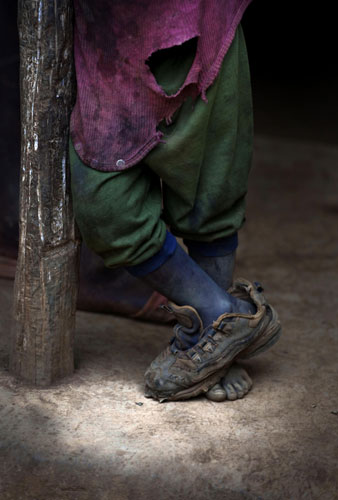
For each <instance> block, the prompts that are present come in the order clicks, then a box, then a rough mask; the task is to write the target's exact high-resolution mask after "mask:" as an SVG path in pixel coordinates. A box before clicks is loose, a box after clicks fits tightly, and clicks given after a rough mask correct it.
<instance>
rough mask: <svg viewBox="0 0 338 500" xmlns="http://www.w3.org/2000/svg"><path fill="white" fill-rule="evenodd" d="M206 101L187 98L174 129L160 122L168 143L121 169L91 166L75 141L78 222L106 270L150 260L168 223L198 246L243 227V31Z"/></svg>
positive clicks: (248, 109) (249, 128)
mask: <svg viewBox="0 0 338 500" xmlns="http://www.w3.org/2000/svg"><path fill="white" fill-rule="evenodd" d="M191 60H192V58H191V55H190V56H189V55H188V56H187V58H186V59H185V60H184V61H183V62H182V64H181V66H180V67H181V68H182V71H183V72H185V73H186V71H187V67H186V66H187V64H191ZM169 66H170V65H169ZM167 67H168V61H167V60H166V61H164V62H163V64H162V65H161V63H159V64H158V67H157V68H155V69H153V68H152V70H153V73H154V74H155V76H156V79H157V81H158V82H159V84H161V85H162V87H163V88H164V89H165V90H166V88H167V89H168V93H169V90H170V73H169V76H168V72H167V71H166V68H167ZM178 73H179V72H178V71H175V79H176V81H178V80H179V79H178V80H177V75H178ZM183 80H184V78H183ZM166 86H167V87H166ZM207 99H208V102H207V103H206V102H204V101H203V100H202V99H201V98H198V99H197V100H196V101H195V102H194V103H192V101H191V100H190V99H188V100H187V101H185V103H184V104H183V105H182V106H181V107H180V109H179V110H178V111H177V112H176V113H175V115H174V120H173V122H172V124H170V125H167V126H166V125H164V124H160V127H159V128H160V129H161V130H162V131H163V132H164V137H163V139H164V140H165V141H166V142H165V143H160V144H159V145H157V146H156V147H155V148H154V149H153V150H152V151H151V152H150V153H149V154H148V155H147V156H146V157H145V158H144V159H143V160H142V162H140V163H139V164H138V165H135V166H134V167H131V168H130V169H128V170H125V171H122V172H101V171H97V170H94V169H93V168H91V167H88V166H87V165H85V164H83V162H82V161H81V159H80V158H79V156H78V155H77V153H76V152H75V150H74V148H73V146H72V144H70V163H71V179H72V193H73V204H74V211H75V217H76V220H77V223H78V225H79V228H80V231H81V234H82V237H83V239H84V241H85V242H86V244H87V245H88V247H89V248H91V249H92V250H93V251H94V252H96V253H97V254H99V255H101V256H102V257H103V259H104V262H105V265H106V266H107V267H111V268H113V267H120V266H133V265H136V264H140V263H142V262H144V261H145V260H147V259H148V258H150V257H152V256H153V255H154V254H155V253H157V252H158V251H159V250H160V248H161V246H162V245H163V242H164V239H165V234H166V225H168V226H169V228H170V230H171V232H172V233H173V234H174V235H175V236H179V237H183V238H187V239H190V240H197V241H214V240H215V239H217V238H222V237H225V236H229V235H231V234H233V233H234V232H236V231H237V230H238V229H239V228H240V227H241V226H242V224H243V222H244V218H245V195H246V192H247V180H248V173H249V170H250V166H251V155H252V137H253V125H252V102H251V88H250V75H249V67H248V61H247V53H246V47H245V41H244V36H243V33H242V31H241V28H240V27H239V28H238V30H237V33H236V36H235V38H234V40H233V43H232V45H231V47H230V49H229V51H228V52H227V54H226V56H225V58H224V61H223V64H222V67H221V70H220V72H219V74H218V76H217V78H216V80H215V82H214V83H213V85H212V86H211V87H210V88H209V89H208V90H207Z"/></svg>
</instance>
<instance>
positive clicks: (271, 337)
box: [145, 279, 281, 402]
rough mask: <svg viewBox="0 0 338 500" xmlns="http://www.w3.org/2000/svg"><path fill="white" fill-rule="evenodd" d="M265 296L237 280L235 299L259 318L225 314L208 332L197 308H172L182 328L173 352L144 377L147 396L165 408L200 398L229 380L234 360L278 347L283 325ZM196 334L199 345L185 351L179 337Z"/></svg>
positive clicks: (166, 352) (178, 328) (259, 289)
mask: <svg viewBox="0 0 338 500" xmlns="http://www.w3.org/2000/svg"><path fill="white" fill-rule="evenodd" d="M262 292H263V289H262V287H261V285H260V284H259V283H250V282H249V281H247V280H245V279H238V280H236V281H235V283H234V286H233V288H232V289H231V293H233V294H234V295H236V296H238V297H240V298H242V299H245V300H249V301H250V302H252V303H253V304H254V305H255V306H256V308H257V310H256V313H255V314H242V313H225V314H222V315H221V316H220V317H219V318H218V319H217V320H216V321H214V322H213V324H212V325H210V326H209V327H207V328H206V329H205V330H203V326H202V321H201V319H200V317H199V315H198V313H197V311H196V310H195V309H194V308H193V307H190V306H176V305H174V304H169V307H170V308H171V311H172V312H173V314H174V315H175V316H176V319H177V320H178V322H179V323H178V324H177V325H176V326H175V329H174V331H175V336H174V337H173V339H172V340H171V342H170V344H169V346H168V347H167V348H166V349H165V350H164V351H163V352H162V353H160V354H159V356H157V358H155V360H154V361H153V362H152V363H151V365H150V367H149V368H148V370H147V371H146V373H145V382H146V396H148V397H153V398H155V399H158V400H159V401H161V402H162V401H165V400H171V401H175V400H180V399H190V398H192V397H194V396H198V395H199V394H201V393H204V392H207V391H208V390H209V389H210V387H212V386H213V385H215V384H216V383H217V382H218V381H219V380H220V379H221V378H222V377H223V376H224V375H225V373H226V372H227V370H228V368H229V366H230V365H231V363H232V361H233V360H234V359H235V358H242V359H243V358H247V357H252V356H255V355H257V354H259V353H260V352H262V351H263V350H266V349H267V348H269V347H270V346H271V345H272V344H273V343H274V342H276V341H277V339H278V337H279V335H280V332H281V325H280V322H279V320H278V316H277V313H276V311H275V310H274V308H273V307H272V306H271V305H269V304H268V303H267V301H266V299H265V296H264V295H263V293H262ZM197 328H199V330H200V339H199V341H198V342H197V344H196V345H194V346H193V347H192V348H190V349H187V350H181V348H180V338H181V336H182V335H184V334H185V333H189V332H193V331H196V329H197Z"/></svg>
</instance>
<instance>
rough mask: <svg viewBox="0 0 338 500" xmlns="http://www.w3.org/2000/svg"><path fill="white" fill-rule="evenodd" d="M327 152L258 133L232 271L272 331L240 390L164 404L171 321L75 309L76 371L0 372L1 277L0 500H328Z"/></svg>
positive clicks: (337, 269) (334, 493)
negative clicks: (255, 285) (35, 375)
mask: <svg viewBox="0 0 338 500" xmlns="http://www.w3.org/2000/svg"><path fill="white" fill-rule="evenodd" d="M337 162H338V149H337V148H334V147H333V146H324V145H321V144H310V143H305V142H304V143H301V142H291V141H288V140H284V139H283V140H281V139H277V138H276V139H268V138H266V137H263V136H260V137H258V138H257V140H256V152H255V166H254V169H253V171H252V174H251V180H250V190H249V196H248V211H247V214H248V215H247V223H246V225H245V227H244V228H243V230H242V231H241V234H240V247H239V252H238V264H237V271H236V275H239V276H244V277H247V278H249V279H256V280H259V281H261V282H262V283H263V285H264V286H265V290H266V293H267V296H268V297H269V298H270V300H271V303H272V304H274V305H275V306H276V308H277V309H278V311H279V313H280V316H281V319H282V323H283V335H282V337H281V340H280V341H279V343H278V344H276V346H274V347H273V349H272V350H271V351H269V352H267V353H265V354H263V355H262V356H260V357H258V358H256V359H252V360H251V361H250V362H246V363H245V366H246V367H247V368H248V370H249V372H250V374H251V375H252V377H253V379H254V388H253V390H252V391H251V392H250V394H249V395H248V396H246V397H245V398H244V399H242V400H239V401H235V402H225V403H212V402H210V401H208V400H207V399H205V398H198V399H195V400H191V401H188V402H179V403H170V402H169V403H163V404H159V403H157V402H155V401H153V400H149V399H145V398H144V396H143V373H144V371H145V369H146V367H147V366H148V364H149V363H150V361H151V360H152V359H153V358H154V357H155V355H156V354H157V353H158V352H159V351H160V350H161V349H162V348H163V347H164V346H165V344H166V342H167V340H168V339H169V338H170V336H171V330H170V328H168V327H166V326H158V325H154V324H147V323H140V322H136V321H132V320H128V319H123V318H121V317H114V316H109V315H98V314H90V313H83V312H81V313H78V318H77V319H78V321H77V335H76V371H75V374H74V376H73V377H71V378H69V379H68V380H65V381H63V382H62V383H60V384H58V385H55V386H53V387H51V388H49V389H42V390H41V389H36V388H33V387H31V388H30V387H25V386H24V385H22V384H20V383H18V382H17V381H15V380H14V379H13V378H12V376H11V375H9V373H8V369H7V368H6V367H7V366H8V341H9V333H10V307H11V294H12V282H11V281H9V280H7V281H6V280H3V281H2V282H1V288H0V308H1V325H0V334H1V338H0V356H1V359H0V418H1V424H0V425H1V427H0V432H1V434H0V498H1V500H2V499H11V500H12V499H15V500H19V499H32V500H33V499H34V500H54V499H62V500H73V499H76V500H77V499H78V500H87V499H88V500H94V499H95V500H96V499H99V500H104V499H107V500H120V499H121V500H129V499H130V500H131V499H138V500H152V499H163V500H167V499H168V500H169V499H175V500H178V499H188V498H189V499H190V498H191V499H197V500H198V499H209V498H210V499H213V500H221V499H222V500H223V499H229V500H237V499H245V500H246V499H248V500H249V499H250V500H251V499H255V500H258V499H269V500H274V499H296V500H297V499H323V500H334V499H337V498H338V390H337V383H338V368H337V354H338V331H337V319H338V313H337V311H338V299H337V285H338V252H337V249H338V234H337V215H338V201H337V185H338V169H337Z"/></svg>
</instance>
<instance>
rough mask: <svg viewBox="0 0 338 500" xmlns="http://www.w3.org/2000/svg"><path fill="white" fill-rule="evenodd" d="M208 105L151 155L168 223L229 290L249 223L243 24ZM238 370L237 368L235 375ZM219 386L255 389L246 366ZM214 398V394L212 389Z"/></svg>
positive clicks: (187, 110)
mask: <svg viewBox="0 0 338 500" xmlns="http://www.w3.org/2000/svg"><path fill="white" fill-rule="evenodd" d="M207 98H208V104H205V103H204V102H203V101H202V100H201V99H198V100H197V102H196V103H195V104H194V111H193V113H192V112H191V109H192V103H191V102H189V101H188V102H186V103H185V104H184V105H183V106H182V108H181V109H180V111H179V115H178V116H177V117H175V121H174V123H173V125H171V126H170V127H167V128H166V127H162V129H163V131H164V133H165V137H164V138H165V139H166V141H167V142H166V144H161V145H159V146H158V147H157V148H156V149H155V150H153V151H152V152H151V153H150V154H149V155H148V156H147V158H146V162H147V164H148V165H149V166H150V168H152V169H153V170H154V171H155V172H156V173H158V174H159V175H160V176H161V177H162V179H163V192H164V203H165V213H164V216H165V220H166V221H167V222H168V224H169V225H170V227H171V229H172V231H173V232H174V234H176V235H177V236H180V237H182V238H184V239H185V242H186V244H187V246H188V249H189V254H190V255H191V256H192V257H193V259H194V260H195V261H196V262H197V263H198V264H199V266H200V267H201V268H203V269H204V271H206V273H207V274H209V276H211V277H212V279H213V280H214V281H215V282H216V283H217V284H218V285H219V286H221V287H222V288H223V289H224V290H226V289H227V288H228V287H229V286H230V285H231V283H232V275H233V269H234V264H235V252H236V247H237V231H238V230H239V229H240V227H241V226H242V224H243V223H244V220H245V195H246V191H247V182H248V174H249V170H250V167H251V156H252V139H253V120H252V102H251V88H250V75H249V68H248V61H247V54H246V47H245V41H244V37H243V33H242V31H241V28H239V29H238V32H237V34H236V36H235V39H234V41H233V43H232V46H231V47H230V49H229V51H228V53H227V55H226V57H225V59H224V61H223V65H222V68H221V70H220V74H219V76H218V77H217V79H216V81H215V82H214V84H213V85H212V87H211V88H210V89H209V90H208V92H207ZM229 375H231V373H230V374H229ZM232 375H233V377H232V380H229V378H225V379H224V380H223V386H224V388H222V387H219V386H218V387H216V388H215V391H214V400H221V399H225V398H226V397H227V398H228V399H234V398H235V397H241V396H242V395H243V393H246V392H247V391H248V390H249V389H250V387H251V380H250V378H249V377H248V376H247V374H246V372H245V371H244V370H243V369H239V368H238V367H237V368H235V369H234V370H233V373H232ZM210 396H211V397H212V396H213V395H212V394H210Z"/></svg>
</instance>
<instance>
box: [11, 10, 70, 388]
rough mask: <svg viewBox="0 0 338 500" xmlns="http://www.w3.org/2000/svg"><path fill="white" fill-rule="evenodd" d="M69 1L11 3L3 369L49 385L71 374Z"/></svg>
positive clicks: (33, 381) (32, 381)
mask: <svg viewBox="0 0 338 500" xmlns="http://www.w3.org/2000/svg"><path fill="white" fill-rule="evenodd" d="M72 21H73V8H72V0H19V12H18V27H19V36H20V60H21V63H20V85H21V181H20V216H19V224H20V244H19V257H18V264H17V270H16V278H15V289H14V322H13V331H12V349H11V356H10V369H11V371H12V373H14V374H16V375H17V376H19V377H21V378H22V379H24V380H26V381H28V382H30V383H33V384H36V385H44V386H45V385H49V384H51V383H52V382H53V381H55V380H56V379H58V378H60V377H63V376H66V375H70V374H71V373H72V372H73V337H74V328H75V310H76V298H77V289H78V253H79V240H78V238H77V237H76V235H75V225H74V218H73V214H72V207H71V201H70V192H69V173H68V132H69V117H70V112H71V107H72V104H73V94H74V92H73V89H74V78H73V45H72V44H73V38H72V36H73V24H72Z"/></svg>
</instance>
